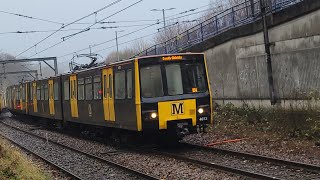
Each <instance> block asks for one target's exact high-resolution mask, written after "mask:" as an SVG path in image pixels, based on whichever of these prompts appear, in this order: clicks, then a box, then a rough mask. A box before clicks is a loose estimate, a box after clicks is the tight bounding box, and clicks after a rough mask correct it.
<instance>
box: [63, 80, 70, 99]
mask: <svg viewBox="0 0 320 180" xmlns="http://www.w3.org/2000/svg"><path fill="white" fill-rule="evenodd" d="M63 87H64V100H69V99H70V91H69V89H70V87H69V80H66V81H64V85H63Z"/></svg>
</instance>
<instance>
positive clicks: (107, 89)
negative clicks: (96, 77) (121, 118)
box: [102, 68, 115, 121]
mask: <svg viewBox="0 0 320 180" xmlns="http://www.w3.org/2000/svg"><path fill="white" fill-rule="evenodd" d="M102 76H103V78H102V79H103V80H102V82H103V109H104V119H105V120H106V121H115V115H114V114H115V113H114V97H113V71H112V68H107V69H103V70H102Z"/></svg>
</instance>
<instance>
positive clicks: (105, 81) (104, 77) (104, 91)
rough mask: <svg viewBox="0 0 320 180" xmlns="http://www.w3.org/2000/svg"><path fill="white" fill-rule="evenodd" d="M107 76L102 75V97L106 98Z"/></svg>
mask: <svg viewBox="0 0 320 180" xmlns="http://www.w3.org/2000/svg"><path fill="white" fill-rule="evenodd" d="M107 91H108V88H107V75H103V97H104V98H106V97H107Z"/></svg>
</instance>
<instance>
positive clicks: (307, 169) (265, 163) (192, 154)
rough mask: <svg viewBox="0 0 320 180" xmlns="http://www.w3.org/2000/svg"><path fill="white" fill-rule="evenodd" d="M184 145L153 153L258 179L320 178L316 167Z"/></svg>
mask: <svg viewBox="0 0 320 180" xmlns="http://www.w3.org/2000/svg"><path fill="white" fill-rule="evenodd" d="M180 145H181V147H180V148H179V150H176V149H175V150H169V151H167V150H164V149H159V148H156V149H152V150H150V151H149V152H151V153H157V154H159V155H163V156H167V157H171V158H174V159H178V160H181V161H186V162H190V163H193V164H198V165H201V166H206V167H209V168H214V169H219V170H222V171H227V172H231V173H234V174H239V175H242V176H245V177H250V178H256V179H279V180H280V179H319V178H320V167H319V166H316V165H310V164H304V163H299V162H293V161H285V160H282V159H276V158H271V157H266V156H259V155H254V154H249V153H242V152H236V151H230V150H224V149H218V148H209V147H203V146H198V145H193V144H188V143H181V144H180ZM229 158H230V159H232V160H230V159H229ZM228 161H229V162H228ZM250 167H251V168H250ZM260 168H261V169H260Z"/></svg>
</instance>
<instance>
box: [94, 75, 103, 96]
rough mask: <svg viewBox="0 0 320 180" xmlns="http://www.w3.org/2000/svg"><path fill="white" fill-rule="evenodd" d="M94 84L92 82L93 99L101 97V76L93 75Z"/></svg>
mask: <svg viewBox="0 0 320 180" xmlns="http://www.w3.org/2000/svg"><path fill="white" fill-rule="evenodd" d="M93 81H94V84H93V92H94V99H101V94H102V91H101V77H100V76H95V77H94V79H93Z"/></svg>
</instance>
